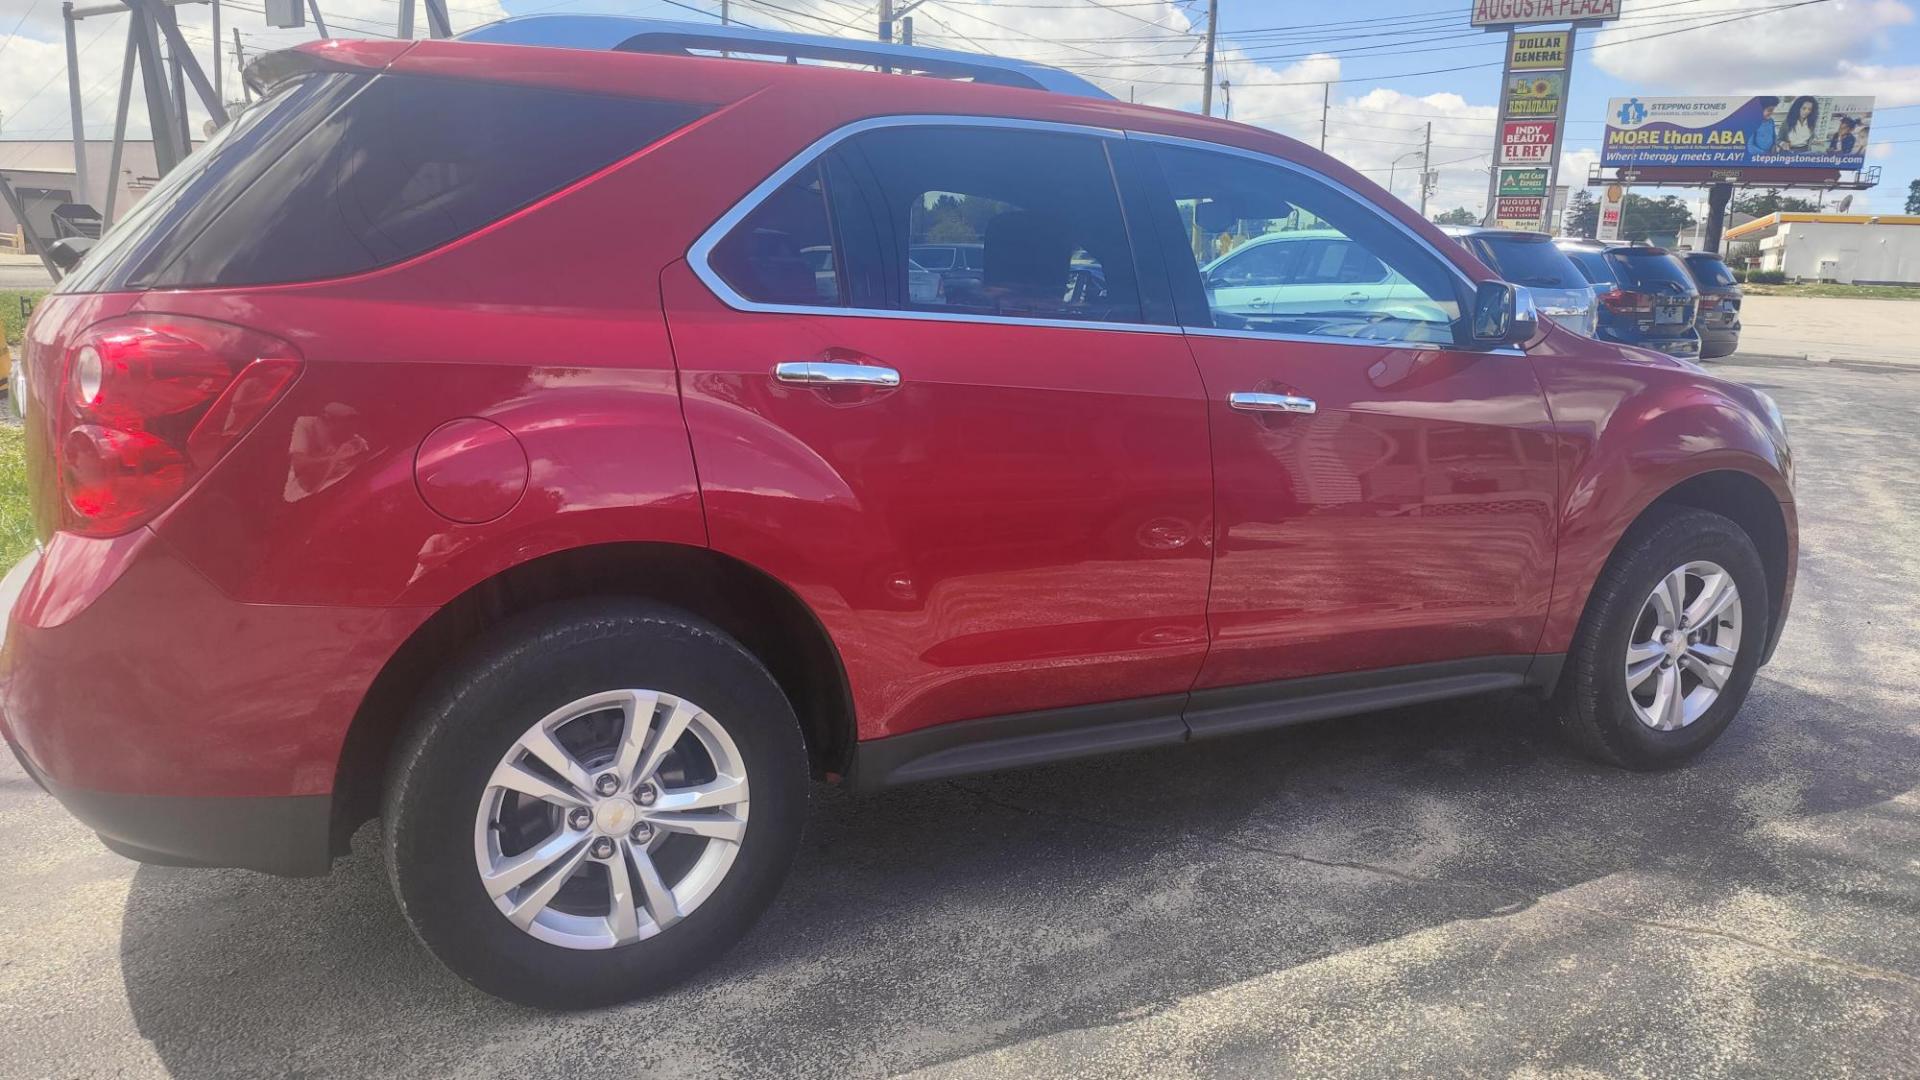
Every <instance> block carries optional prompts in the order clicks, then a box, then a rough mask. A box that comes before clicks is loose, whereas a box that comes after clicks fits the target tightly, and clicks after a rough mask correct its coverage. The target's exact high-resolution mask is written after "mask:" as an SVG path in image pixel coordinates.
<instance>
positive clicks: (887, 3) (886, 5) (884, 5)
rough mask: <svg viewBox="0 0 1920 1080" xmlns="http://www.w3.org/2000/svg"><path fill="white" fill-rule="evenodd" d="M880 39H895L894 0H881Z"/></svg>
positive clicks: (889, 40) (888, 40) (887, 40)
mask: <svg viewBox="0 0 1920 1080" xmlns="http://www.w3.org/2000/svg"><path fill="white" fill-rule="evenodd" d="M879 37H880V40H881V41H886V42H891V41H892V40H893V0H880V35H879Z"/></svg>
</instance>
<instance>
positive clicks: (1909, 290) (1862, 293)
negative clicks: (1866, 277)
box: [1740, 284, 1920, 300]
mask: <svg viewBox="0 0 1920 1080" xmlns="http://www.w3.org/2000/svg"><path fill="white" fill-rule="evenodd" d="M1740 288H1741V289H1743V290H1745V292H1746V294H1747V295H1748V296H1830V297H1834V298H1837V299H1847V300H1920V288H1917V287H1913V286H1905V285H1819V284H1809V285H1742V286H1740Z"/></svg>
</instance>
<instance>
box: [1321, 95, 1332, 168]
mask: <svg viewBox="0 0 1920 1080" xmlns="http://www.w3.org/2000/svg"><path fill="white" fill-rule="evenodd" d="M1332 108H1333V84H1332V83H1330V82H1329V83H1321V84H1320V150H1321V152H1322V153H1325V152H1326V149H1327V113H1328V111H1329V110H1331V109H1332Z"/></svg>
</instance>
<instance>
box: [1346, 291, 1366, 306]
mask: <svg viewBox="0 0 1920 1080" xmlns="http://www.w3.org/2000/svg"><path fill="white" fill-rule="evenodd" d="M1346 301H1347V303H1349V304H1355V305H1359V304H1364V303H1366V302H1367V294H1366V293H1363V292H1350V293H1348V294H1347V295H1346Z"/></svg>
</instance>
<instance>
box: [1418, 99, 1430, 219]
mask: <svg viewBox="0 0 1920 1080" xmlns="http://www.w3.org/2000/svg"><path fill="white" fill-rule="evenodd" d="M1432 186H1433V121H1431V120H1429V121H1427V138H1426V141H1425V142H1423V143H1421V145H1420V216H1421V217H1426V216H1427V192H1428V189H1430V188H1431V187H1432Z"/></svg>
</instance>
